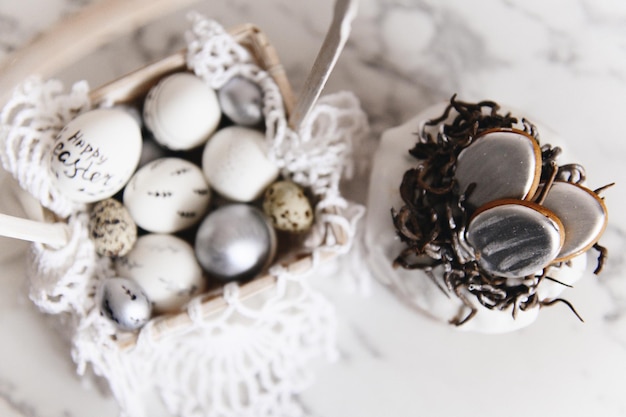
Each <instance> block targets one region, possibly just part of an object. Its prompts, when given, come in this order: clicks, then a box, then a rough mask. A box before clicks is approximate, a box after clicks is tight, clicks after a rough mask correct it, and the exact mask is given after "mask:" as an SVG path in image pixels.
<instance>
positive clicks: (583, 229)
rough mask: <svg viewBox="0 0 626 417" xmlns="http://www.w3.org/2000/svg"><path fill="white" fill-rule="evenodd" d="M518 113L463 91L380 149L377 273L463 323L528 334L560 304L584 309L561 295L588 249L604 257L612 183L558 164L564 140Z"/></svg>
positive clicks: (372, 210)
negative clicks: (595, 181)
mask: <svg viewBox="0 0 626 417" xmlns="http://www.w3.org/2000/svg"><path fill="white" fill-rule="evenodd" d="M517 116H518V114H515V113H512V112H509V111H507V110H502V109H501V108H500V106H499V105H498V104H497V103H495V102H492V101H481V102H479V103H467V102H462V101H458V100H456V99H455V97H453V98H452V99H451V100H450V102H449V103H444V104H441V105H438V106H433V107H432V108H429V109H427V110H426V111H424V112H423V113H421V114H419V115H417V116H416V117H415V118H413V119H412V120H410V121H408V122H407V123H406V124H404V125H402V126H399V127H397V128H393V129H390V130H388V131H386V132H385V133H384V134H383V137H382V138H381V145H380V148H379V149H378V151H377V152H376V154H375V155H374V163H373V169H372V174H371V180H370V188H369V197H368V213H367V220H366V223H367V225H366V234H365V243H366V246H367V248H368V262H369V265H370V267H371V269H372V271H373V272H374V274H375V275H376V276H377V278H379V279H380V280H381V281H382V282H384V283H385V284H387V285H388V286H390V287H391V288H392V289H393V291H394V292H395V293H396V294H398V295H400V296H401V299H402V300H404V301H406V302H407V303H409V304H410V305H411V306H412V307H415V308H417V309H419V310H420V311H423V312H425V313H426V314H428V315H430V316H433V317H435V318H437V319H440V320H442V321H444V322H448V323H451V324H453V325H455V326H457V328H459V329H462V330H471V331H477V332H482V333H501V332H508V331H512V330H516V329H520V328H522V327H525V326H528V325H529V324H531V323H532V322H533V321H534V320H535V319H536V317H537V315H538V312H539V310H540V308H541V307H543V306H549V305H553V304H555V303H562V304H565V305H566V306H568V307H569V308H570V309H571V310H572V312H573V313H574V314H576V315H577V313H576V311H575V309H574V307H573V306H572V305H571V304H570V303H569V302H568V301H567V300H565V299H563V298H560V295H561V293H562V292H563V290H564V289H565V288H566V287H567V286H571V285H572V284H574V283H575V282H576V281H577V280H578V279H580V278H581V277H582V275H583V272H584V270H585V265H586V259H587V257H586V251H587V250H589V249H591V248H594V249H595V250H596V251H597V253H598V261H597V267H596V270H595V271H594V272H595V273H598V272H599V271H600V270H601V269H602V265H603V262H604V259H605V256H606V249H605V248H603V247H602V246H601V245H599V244H598V239H599V238H600V236H601V234H602V231H603V230H604V228H605V227H606V222H607V211H606V207H605V206H604V203H603V200H602V197H600V196H599V193H600V192H601V191H602V190H603V189H604V188H606V187H602V188H599V189H597V190H591V189H589V188H587V187H585V186H584V185H583V184H582V183H583V181H585V178H586V175H585V171H584V168H583V167H582V166H581V165H578V164H566V165H558V164H557V158H558V157H559V155H560V154H561V152H562V150H561V148H559V147H557V146H554V145H555V144H561V143H563V141H562V140H561V139H560V138H559V137H558V136H557V135H555V134H554V133H553V132H551V131H549V130H548V129H545V128H544V127H541V128H538V127H537V125H534V124H533V123H531V122H530V121H528V120H527V119H525V118H521V117H519V118H518V117H517ZM416 132H417V134H416ZM539 132H541V139H542V141H541V143H540V141H539ZM544 140H545V142H543V141H544ZM407 151H408V152H407ZM390 211H391V216H390ZM579 318H580V317H579Z"/></svg>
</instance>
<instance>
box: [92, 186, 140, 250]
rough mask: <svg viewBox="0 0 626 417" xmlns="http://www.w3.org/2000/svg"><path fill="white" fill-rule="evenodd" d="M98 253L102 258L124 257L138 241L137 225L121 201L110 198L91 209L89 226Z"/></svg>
mask: <svg viewBox="0 0 626 417" xmlns="http://www.w3.org/2000/svg"><path fill="white" fill-rule="evenodd" d="M87 228H88V231H89V237H90V238H91V240H92V241H93V243H94V246H95V248H96V253H97V254H98V255H101V256H110V257H116V256H124V255H126V254H127V253H128V252H129V251H130V250H131V249H132V248H133V245H134V244H135V241H136V240H137V225H135V222H134V221H133V218H132V217H131V216H130V213H129V212H128V210H127V209H126V207H124V205H123V204H122V203H120V202H119V201H117V200H115V199H113V198H108V199H106V200H102V201H99V202H98V203H96V204H95V205H94V206H93V208H92V209H91V213H90V215H89V223H88V224H87Z"/></svg>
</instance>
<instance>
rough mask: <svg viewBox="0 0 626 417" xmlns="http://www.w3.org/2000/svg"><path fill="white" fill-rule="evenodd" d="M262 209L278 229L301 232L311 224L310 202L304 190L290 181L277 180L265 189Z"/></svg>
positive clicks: (311, 210) (311, 211)
mask: <svg viewBox="0 0 626 417" xmlns="http://www.w3.org/2000/svg"><path fill="white" fill-rule="evenodd" d="M263 211H264V212H265V214H267V216H268V217H269V218H270V219H271V220H272V225H273V226H274V227H275V228H276V229H278V230H283V231H287V232H295V233H301V232H305V231H307V230H309V229H310V228H311V225H312V224H313V208H312V207H311V203H310V202H309V199H308V198H307V196H306V195H305V194H304V190H303V189H302V188H301V187H300V186H299V185H297V184H296V183H294V182H292V181H278V182H275V183H274V184H272V185H270V186H269V187H268V188H267V190H265V197H264V199H263Z"/></svg>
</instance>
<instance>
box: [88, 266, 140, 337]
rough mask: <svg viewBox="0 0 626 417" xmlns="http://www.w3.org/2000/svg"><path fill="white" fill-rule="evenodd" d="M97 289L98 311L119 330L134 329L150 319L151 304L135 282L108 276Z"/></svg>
mask: <svg viewBox="0 0 626 417" xmlns="http://www.w3.org/2000/svg"><path fill="white" fill-rule="evenodd" d="M99 291H100V294H99V297H100V299H99V302H100V311H101V312H102V314H103V315H105V316H106V317H107V318H109V319H110V320H111V321H113V323H115V325H116V326H117V327H118V328H119V329H120V330H126V331H130V330H136V329H139V328H140V327H142V326H143V325H144V324H146V323H147V322H148V320H150V316H151V314H152V304H151V303H150V300H149V299H148V296H147V295H146V293H145V292H144V291H143V290H142V288H141V287H140V286H139V285H138V284H137V283H136V282H134V281H131V280H129V279H126V278H108V279H105V280H104V281H103V282H102V284H101V287H100V289H99Z"/></svg>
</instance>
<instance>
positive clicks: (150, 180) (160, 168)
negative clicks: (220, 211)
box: [124, 158, 211, 233]
mask: <svg viewBox="0 0 626 417" xmlns="http://www.w3.org/2000/svg"><path fill="white" fill-rule="evenodd" d="M210 197H211V191H210V188H209V184H208V183H207V181H206V179H205V177H204V174H203V173H202V170H201V169H200V168H199V167H198V166H196V165H194V164H193V163H191V162H189V161H186V160H184V159H180V158H161V159H157V160H155V161H152V162H150V163H148V164H147V165H145V166H143V167H142V168H141V169H139V170H138V171H137V173H135V175H134V176H133V177H132V179H131V180H130V182H129V183H128V186H127V187H126V188H125V190H124V204H125V205H126V207H128V210H129V211H130V214H131V216H132V217H133V219H134V220H135V222H136V223H137V225H138V226H139V227H141V228H142V229H145V230H147V231H150V232H154V233H174V232H178V231H180V230H183V229H186V228H188V227H190V226H192V225H194V224H196V223H198V222H199V221H200V220H201V219H202V218H203V216H204V213H205V212H206V210H207V208H208V207H209V202H210Z"/></svg>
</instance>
